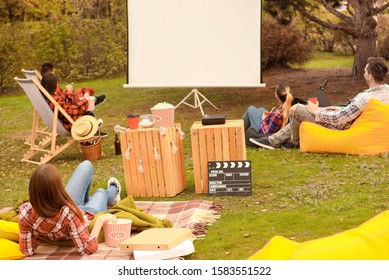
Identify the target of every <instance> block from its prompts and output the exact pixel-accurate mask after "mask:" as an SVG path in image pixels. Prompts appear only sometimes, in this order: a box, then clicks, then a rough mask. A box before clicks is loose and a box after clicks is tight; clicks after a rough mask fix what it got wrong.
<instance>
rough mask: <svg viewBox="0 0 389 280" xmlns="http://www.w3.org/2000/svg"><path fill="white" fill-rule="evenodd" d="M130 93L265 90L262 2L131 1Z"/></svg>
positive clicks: (129, 12) (129, 8)
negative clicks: (160, 89)
mask: <svg viewBox="0 0 389 280" xmlns="http://www.w3.org/2000/svg"><path fill="white" fill-rule="evenodd" d="M127 8H128V77H127V84H125V85H124V87H128V88H147V87H190V88H195V87H263V86H265V85H264V84H262V83H261V77H262V76H261V1H260V0H127Z"/></svg>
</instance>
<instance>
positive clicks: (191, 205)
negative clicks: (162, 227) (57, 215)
mask: <svg viewBox="0 0 389 280" xmlns="http://www.w3.org/2000/svg"><path fill="white" fill-rule="evenodd" d="M136 206H137V207H138V208H139V209H143V211H144V212H146V213H148V214H150V215H153V216H155V217H156V218H158V219H167V220H170V221H171V222H172V224H173V227H175V228H189V229H192V232H193V235H194V239H198V238H203V237H204V236H205V234H206V233H207V227H208V226H209V225H212V224H213V223H215V222H216V221H217V220H218V219H219V218H220V212H221V206H220V205H217V204H215V203H213V202H211V201H207V200H189V201H173V202H171V201H166V202H165V201H162V202H153V201H136ZM80 259H82V260H131V259H133V256H132V253H131V252H128V251H121V250H120V249H119V248H112V247H108V246H106V245H105V243H100V244H99V250H98V251H97V252H96V253H94V254H92V255H80V254H79V253H78V252H77V250H76V248H74V247H65V246H54V245H49V244H47V243H41V244H40V245H39V247H38V249H37V250H36V252H35V254H34V255H33V256H31V257H27V258H25V259H24V260H80Z"/></svg>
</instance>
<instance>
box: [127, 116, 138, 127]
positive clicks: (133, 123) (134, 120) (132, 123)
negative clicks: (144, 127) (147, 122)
mask: <svg viewBox="0 0 389 280" xmlns="http://www.w3.org/2000/svg"><path fill="white" fill-rule="evenodd" d="M127 120H128V127H129V128H130V129H138V126H139V115H137V114H129V115H127Z"/></svg>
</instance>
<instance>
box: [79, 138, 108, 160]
mask: <svg viewBox="0 0 389 280" xmlns="http://www.w3.org/2000/svg"><path fill="white" fill-rule="evenodd" d="M80 146H81V150H82V153H83V155H84V158H85V159H87V160H90V161H95V160H98V159H101V158H102V156H103V155H102V151H101V150H102V149H101V136H95V137H92V138H89V139H87V140H83V141H80Z"/></svg>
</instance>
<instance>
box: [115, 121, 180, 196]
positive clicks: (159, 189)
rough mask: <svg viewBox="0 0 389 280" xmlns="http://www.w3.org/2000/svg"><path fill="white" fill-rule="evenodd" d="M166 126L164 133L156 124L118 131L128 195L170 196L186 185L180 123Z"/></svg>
mask: <svg viewBox="0 0 389 280" xmlns="http://www.w3.org/2000/svg"><path fill="white" fill-rule="evenodd" d="M161 129H164V128H161ZM165 129H166V130H165V134H164V133H163V131H162V132H161V130H160V129H159V128H145V129H135V130H130V129H127V130H125V131H121V132H120V145H121V152H122V158H123V167H124V174H125V180H126V189H127V195H129V196H130V195H131V196H134V197H172V196H175V195H176V194H177V193H179V192H182V191H183V190H184V189H185V188H186V175H185V166H184V149H183V145H182V139H181V138H180V125H179V124H175V126H174V127H166V128H165ZM158 155H159V156H160V159H158ZM140 161H142V164H140ZM140 165H141V166H142V167H143V172H142V171H141V170H139V167H140Z"/></svg>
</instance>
